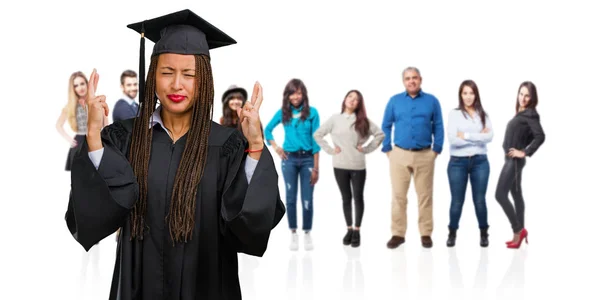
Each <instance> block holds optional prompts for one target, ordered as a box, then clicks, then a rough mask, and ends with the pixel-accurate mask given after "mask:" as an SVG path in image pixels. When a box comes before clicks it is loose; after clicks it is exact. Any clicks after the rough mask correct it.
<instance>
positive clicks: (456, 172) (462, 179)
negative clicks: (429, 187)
mask: <svg viewBox="0 0 600 300" xmlns="http://www.w3.org/2000/svg"><path fill="white" fill-rule="evenodd" d="M489 176H490V164H489V162H488V159H487V155H485V154H480V155H474V156H471V157H459V156H451V157H450V162H449V163H448V181H449V182H450V193H451V195H452V202H451V204H450V225H448V228H449V229H452V230H456V229H458V223H459V221H460V215H461V213H462V207H463V204H464V202H465V193H466V191H467V182H468V181H469V180H470V181H471V192H472V195H473V203H474V206H475V215H476V216H477V221H478V223H479V228H481V229H484V228H488V223H487V207H486V204H485V194H486V191H487V185H488V179H489Z"/></svg>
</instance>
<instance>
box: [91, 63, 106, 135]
mask: <svg viewBox="0 0 600 300" xmlns="http://www.w3.org/2000/svg"><path fill="white" fill-rule="evenodd" d="M99 79H100V75H98V73H97V72H96V69H94V70H93V71H92V74H91V75H90V79H89V84H88V97H87V107H88V122H87V124H88V125H87V127H88V133H92V134H93V133H99V132H100V131H101V130H102V127H104V125H105V124H104V123H105V122H104V120H105V117H108V105H107V104H106V96H104V95H100V96H96V88H97V87H98V80H99Z"/></svg>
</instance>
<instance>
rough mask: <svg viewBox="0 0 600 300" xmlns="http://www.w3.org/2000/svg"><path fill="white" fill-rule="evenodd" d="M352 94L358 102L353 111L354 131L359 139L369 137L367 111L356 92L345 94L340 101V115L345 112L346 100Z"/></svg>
mask: <svg viewBox="0 0 600 300" xmlns="http://www.w3.org/2000/svg"><path fill="white" fill-rule="evenodd" d="M352 93H356V98H357V100H358V105H356V109H355V110H354V114H355V115H356V121H355V122H354V130H356V132H357V133H358V135H359V136H360V137H363V138H364V137H367V136H369V119H368V118H367V109H366V108H365V101H364V98H363V95H362V94H361V93H360V92H359V91H358V90H351V91H349V92H348V93H347V94H346V97H344V101H342V113H344V111H345V110H346V98H348V96H349V95H350V94H352Z"/></svg>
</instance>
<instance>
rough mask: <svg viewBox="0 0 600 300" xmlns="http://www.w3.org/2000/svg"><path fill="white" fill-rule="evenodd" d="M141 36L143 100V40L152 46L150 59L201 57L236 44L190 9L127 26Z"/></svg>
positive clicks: (143, 85)
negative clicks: (147, 40)
mask: <svg viewBox="0 0 600 300" xmlns="http://www.w3.org/2000/svg"><path fill="white" fill-rule="evenodd" d="M127 27H128V28H131V29H133V30H135V31H137V32H138V33H140V34H141V40H140V66H139V74H140V79H139V93H140V97H139V99H140V102H141V101H143V100H144V91H145V86H146V84H145V81H146V75H145V74H146V63H145V53H146V52H145V51H146V50H145V38H148V39H149V40H150V41H152V42H154V43H155V44H154V48H153V50H152V56H155V55H159V54H162V53H176V54H188V55H195V54H204V55H208V56H210V54H209V50H210V49H215V48H219V47H223V46H228V45H232V44H236V43H237V42H236V41H235V40H234V39H233V38H231V37H229V36H228V35H227V34H225V33H224V32H223V31H221V30H220V29H218V28H217V27H215V26H213V25H212V24H210V23H209V22H207V21H206V20H204V19H202V18H200V17H199V16H198V15H196V14H195V13H193V12H192V11H191V10H189V9H185V10H182V11H178V12H175V13H171V14H168V15H164V16H162V17H158V18H154V19H150V20H145V21H142V22H138V23H133V24H129V25H127Z"/></svg>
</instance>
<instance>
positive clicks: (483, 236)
mask: <svg viewBox="0 0 600 300" xmlns="http://www.w3.org/2000/svg"><path fill="white" fill-rule="evenodd" d="M480 231H481V234H480V235H481V240H480V241H479V245H480V246H481V247H487V246H488V245H489V244H490V242H489V241H488V229H487V228H482V229H480Z"/></svg>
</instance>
